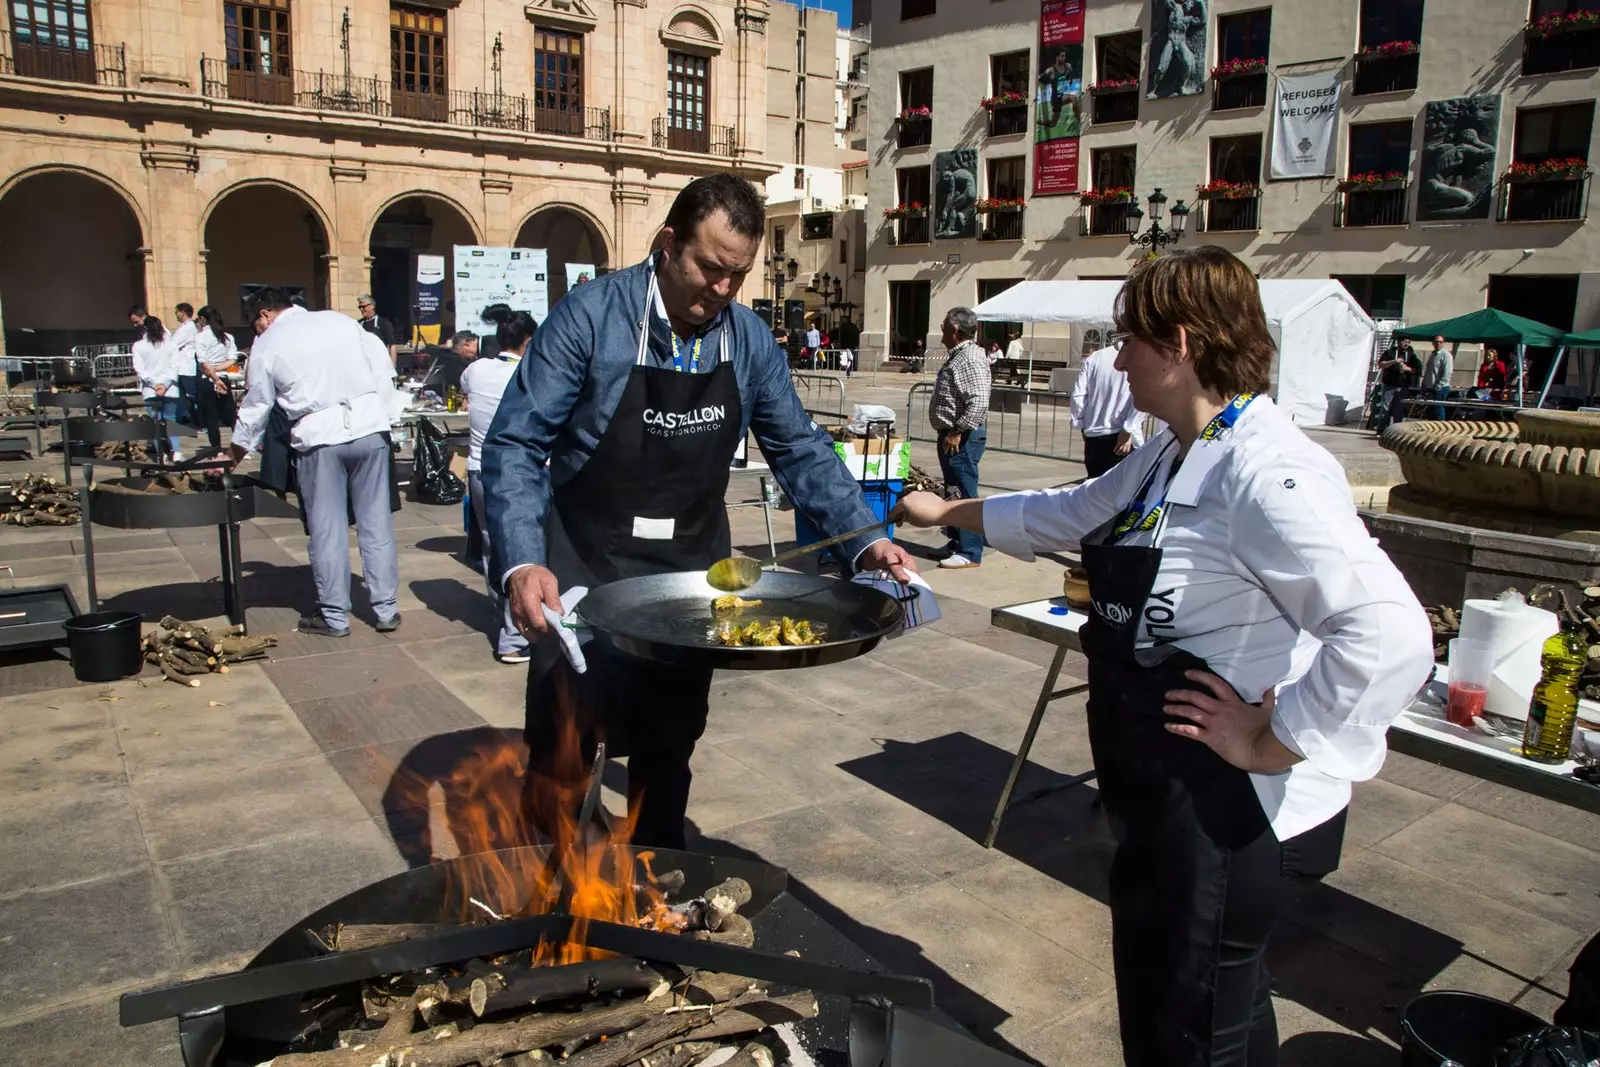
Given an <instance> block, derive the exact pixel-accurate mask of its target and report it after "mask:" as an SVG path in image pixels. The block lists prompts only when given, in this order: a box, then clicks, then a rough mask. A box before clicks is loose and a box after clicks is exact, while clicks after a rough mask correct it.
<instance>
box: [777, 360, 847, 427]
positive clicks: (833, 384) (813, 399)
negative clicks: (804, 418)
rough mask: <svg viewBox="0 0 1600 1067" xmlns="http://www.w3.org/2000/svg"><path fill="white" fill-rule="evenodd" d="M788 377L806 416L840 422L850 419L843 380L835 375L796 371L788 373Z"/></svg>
mask: <svg viewBox="0 0 1600 1067" xmlns="http://www.w3.org/2000/svg"><path fill="white" fill-rule="evenodd" d="M789 377H790V379H792V380H793V382H794V391H795V392H796V393H798V394H800V403H801V404H802V405H803V406H804V407H805V409H806V413H807V414H808V415H813V416H816V415H825V416H828V417H830V418H836V419H840V420H843V419H848V418H849V417H850V409H849V408H848V407H846V406H845V404H846V402H845V394H844V379H843V378H841V377H839V376H838V375H837V374H822V373H818V372H816V371H803V370H797V371H790V372H789Z"/></svg>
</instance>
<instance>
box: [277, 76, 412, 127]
mask: <svg viewBox="0 0 1600 1067" xmlns="http://www.w3.org/2000/svg"><path fill="white" fill-rule="evenodd" d="M294 102H295V106H297V107H304V108H310V109H311V110H313V111H344V112H348V113H350V114H352V115H375V116H380V117H381V116H386V115H388V114H389V82H388V79H379V78H354V77H347V76H345V75H343V74H325V73H323V72H322V71H305V70H297V71H295V74H294Z"/></svg>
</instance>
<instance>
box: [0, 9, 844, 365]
mask: <svg viewBox="0 0 1600 1067" xmlns="http://www.w3.org/2000/svg"><path fill="white" fill-rule="evenodd" d="M770 10H771V5H769V2H768V0H527V2H526V3H518V4H496V3H492V2H490V0H409V2H405V3H402V2H399V0H394V2H388V0H352V2H351V3H349V4H348V5H346V4H343V3H334V2H332V0H145V2H143V3H132V2H129V0H51V2H50V3H48V4H45V3H40V4H35V5H31V6H30V5H26V4H17V5H8V10H7V11H6V13H5V15H4V16H0V17H3V18H4V19H5V21H4V23H3V25H0V121H3V126H0V316H3V319H4V325H5V334H4V336H5V340H6V343H7V345H8V347H9V349H10V351H11V353H12V354H13V355H26V354H34V353H36V352H37V353H40V354H50V353H55V352H59V351H61V350H62V349H63V348H64V347H65V346H66V345H68V344H75V343H81V342H91V341H100V340H106V341H117V340H127V335H128V333H129V329H128V326H127V310H128V308H129V306H130V305H133V304H142V305H146V306H148V307H150V308H152V309H153V310H155V311H157V312H158V313H161V314H167V313H168V311H169V309H170V308H171V307H172V306H173V305H174V304H175V303H177V302H178V301H187V302H189V303H192V304H195V305H197V306H198V305H200V304H203V303H211V304H213V305H215V306H216V307H217V309H218V310H219V311H220V312H221V313H222V314H223V315H224V317H226V318H227V319H228V320H229V321H237V316H240V315H241V314H242V306H241V305H242V302H243V298H242V294H243V293H245V292H248V287H250V286H254V285H279V286H286V287H288V288H290V289H291V290H295V291H298V292H300V293H302V294H303V295H304V298H305V301H306V303H307V304H308V305H309V306H311V307H313V308H322V307H332V308H337V309H339V310H344V311H349V312H352V313H353V312H354V307H355V298H356V296H357V294H359V293H364V292H372V293H373V294H374V295H375V296H376V297H377V300H378V304H379V311H380V313H381V314H384V315H385V316H387V317H389V318H390V319H392V320H394V321H396V322H397V323H400V324H404V323H406V322H409V321H411V318H412V312H413V309H412V306H411V302H412V300H413V288H412V284H413V279H414V278H415V276H416V257H417V256H418V255H419V254H424V253H434V254H442V255H445V256H446V257H447V259H448V257H449V255H450V250H451V246H452V245H462V244H483V245H502V246H503V245H520V246H525V247H532V248H545V249H548V251H549V257H550V286H551V293H550V295H551V298H552V300H555V299H559V297H560V296H561V295H563V294H564V292H565V289H566V278H565V272H564V269H563V267H564V265H565V264H567V263H574V264H585V265H593V266H595V267H596V268H598V269H602V270H603V269H607V268H615V267H618V266H623V265H627V264H630V263H634V262H637V261H639V260H642V259H643V258H644V256H645V255H646V254H647V253H648V252H649V250H650V248H651V246H652V244H653V242H654V240H655V237H656V235H657V234H658V232H659V230H660V228H661V225H662V223H663V221H664V219H665V216H666V212H667V208H668V206H669V205H670V204H671V201H672V198H673V197H674V196H675V195H676V193H677V192H678V190H679V189H681V188H682V187H683V185H684V184H686V183H687V182H688V181H690V180H691V179H693V178H695V177H697V176H700V175H704V174H711V173H714V172H717V171H723V170H727V171H732V172H734V173H737V174H741V175H743V176H745V177H747V178H749V179H750V180H752V181H754V182H757V183H762V182H764V181H765V180H766V178H767V177H768V176H769V175H770V174H772V173H773V172H774V170H775V168H774V167H773V166H772V165H771V164H769V163H767V162H766V161H765V158H764V157H765V155H766V152H767V147H768V145H767V135H768V122H767V118H766V117H767V100H766V96H767V73H766V63H767V54H768V40H769V38H768V22H769V17H770ZM782 47H788V46H787V45H785V46H782ZM780 50H781V48H780ZM830 52H831V41H830ZM830 66H831V64H830ZM829 105H831V98H830V99H828V100H825V101H823V109H824V112H825V113H826V114H828V121H827V123H826V124H825V127H824V136H825V140H826V143H827V144H828V146H829V147H830V148H831V144H832V123H831V107H830V106H829ZM450 281H451V279H450V271H449V270H447V271H446V291H445V300H446V315H445V322H444V327H445V329H446V330H448V329H449V328H450V325H451V322H452V319H453V316H452V314H451V313H450V312H451V310H452V308H451V300H452V297H453V289H452V287H451V284H450ZM463 310H464V311H469V310H476V309H463Z"/></svg>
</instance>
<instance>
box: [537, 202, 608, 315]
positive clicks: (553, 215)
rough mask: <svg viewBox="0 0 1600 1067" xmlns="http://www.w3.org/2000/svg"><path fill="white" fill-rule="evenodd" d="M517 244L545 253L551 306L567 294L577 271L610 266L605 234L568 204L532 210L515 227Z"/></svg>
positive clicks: (593, 272) (590, 272)
mask: <svg viewBox="0 0 1600 1067" xmlns="http://www.w3.org/2000/svg"><path fill="white" fill-rule="evenodd" d="M517 247H518V248H543V249H544V250H545V251H546V252H547V253H548V255H549V275H548V277H549V280H550V306H551V307H555V306H556V302H557V301H558V300H560V299H561V298H562V297H564V296H566V295H567V289H568V288H569V286H570V285H571V284H572V283H574V282H576V281H577V280H578V278H579V276H580V275H584V274H587V275H588V276H589V277H590V278H593V277H594V276H595V275H596V274H598V273H599V272H600V271H601V270H605V269H609V268H610V263H609V261H608V257H607V253H606V239H605V237H604V236H603V235H602V234H601V233H600V231H599V230H598V229H596V228H595V225H594V224H593V223H592V222H590V221H589V220H588V219H586V218H584V217H583V216H582V215H580V214H578V213H577V212H576V211H573V210H571V209H570V208H564V207H547V208H545V209H543V210H542V211H536V212H534V214H532V215H531V216H529V217H528V221H527V222H524V223H523V224H522V229H521V230H519V231H517ZM569 268H570V269H569Z"/></svg>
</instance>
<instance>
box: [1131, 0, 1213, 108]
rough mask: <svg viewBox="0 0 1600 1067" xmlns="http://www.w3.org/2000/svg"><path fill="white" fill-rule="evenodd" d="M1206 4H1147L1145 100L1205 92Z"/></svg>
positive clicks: (1161, 0) (1182, 0) (1165, 0)
mask: <svg viewBox="0 0 1600 1067" xmlns="http://www.w3.org/2000/svg"><path fill="white" fill-rule="evenodd" d="M1206 17H1207V16H1206V0H1150V77H1149V78H1148V79H1147V81H1146V83H1145V93H1144V95H1145V97H1146V98H1148V99H1150V100H1164V99H1166V98H1167V97H1172V96H1198V95H1199V94H1200V93H1203V92H1205V91H1206Z"/></svg>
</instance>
